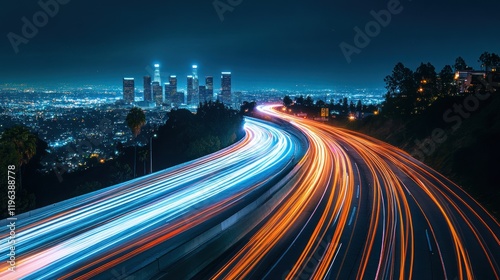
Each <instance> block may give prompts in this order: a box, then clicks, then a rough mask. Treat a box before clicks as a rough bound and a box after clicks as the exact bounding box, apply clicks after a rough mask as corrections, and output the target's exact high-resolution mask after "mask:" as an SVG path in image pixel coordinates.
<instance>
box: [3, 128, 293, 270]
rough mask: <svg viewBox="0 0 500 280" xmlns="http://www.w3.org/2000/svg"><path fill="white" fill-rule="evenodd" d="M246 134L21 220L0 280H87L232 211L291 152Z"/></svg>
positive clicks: (259, 134)
mask: <svg viewBox="0 0 500 280" xmlns="http://www.w3.org/2000/svg"><path fill="white" fill-rule="evenodd" d="M245 130H246V136H245V138H244V139H243V140H241V141H240V142H239V143H237V144H235V145H233V146H231V147H229V148H226V149H224V150H221V151H219V152H217V153H214V154H211V155H208V156H206V157H203V158H200V159H198V160H195V161H192V162H188V163H185V164H182V165H180V166H176V167H173V168H169V169H167V170H164V171H160V172H157V173H154V174H151V175H149V176H145V177H142V178H138V179H135V180H131V181H128V182H125V183H122V184H119V185H116V186H112V187H109V188H106V189H103V190H100V191H96V192H93V193H90V194H87V195H83V196H80V197H78V198H76V199H71V200H69V201H65V202H61V203H58V204H57V205H55V206H48V207H45V208H42V209H38V210H36V211H33V212H32V213H31V214H30V216H27V215H24V216H20V217H19V219H18V225H17V232H16V239H17V244H16V254H17V269H16V272H14V273H12V272H8V271H7V266H6V256H5V254H3V253H2V258H1V259H2V263H1V264H0V271H1V272H0V279H56V278H63V279H74V278H75V277H76V276H79V277H81V279H86V278H89V277H92V276H95V275H97V274H99V273H102V272H104V271H106V270H108V269H111V268H112V267H113V264H116V263H119V262H121V261H124V260H127V259H130V258H133V257H134V256H136V255H137V254H139V253H142V252H144V251H146V250H148V249H149V248H152V247H154V246H155V245H157V244H160V243H162V242H166V241H168V240H169V239H171V238H173V237H175V236H178V235H180V234H182V233H183V232H186V231H188V230H189V229H191V228H193V227H195V226H196V225H199V224H201V223H203V222H206V221H207V220H209V219H210V218H211V217H214V216H216V215H217V214H219V213H221V212H223V211H224V210H226V209H227V208H229V207H231V206H233V205H234V204H235V203H237V202H238V201H239V200H240V199H241V198H242V197H244V196H245V195H246V194H248V193H251V192H252V191H253V190H255V189H258V188H259V187H260V186H262V185H263V184H265V183H266V182H268V181H269V180H271V179H272V178H274V177H275V176H278V175H280V173H281V172H282V171H283V170H285V168H287V167H288V166H289V165H290V164H291V162H292V159H293V158H294V153H295V149H296V145H295V143H294V141H296V140H294V139H293V137H292V136H291V135H290V134H288V133H286V132H283V131H282V130H280V129H278V128H276V127H275V126H273V125H269V124H266V123H264V122H262V121H258V120H253V119H247V120H246V124H245ZM1 232H2V233H1V238H2V240H6V239H7V236H8V232H6V230H5V227H3V228H2V231H1ZM6 243H7V242H2V244H0V250H1V252H7V250H8V248H7V246H6Z"/></svg>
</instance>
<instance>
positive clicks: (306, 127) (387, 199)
mask: <svg viewBox="0 0 500 280" xmlns="http://www.w3.org/2000/svg"><path fill="white" fill-rule="evenodd" d="M274 107H276V106H266V107H260V108H259V109H260V110H261V111H262V112H263V113H264V114H267V115H269V116H273V117H276V118H280V119H282V120H286V121H288V122H290V123H291V124H292V125H294V126H295V127H296V128H298V129H299V130H300V131H302V132H303V133H304V134H305V135H306V136H307V139H308V141H309V144H310V148H309V150H308V151H307V152H306V154H305V156H304V157H303V159H302V160H301V161H300V162H299V166H302V167H304V168H305V170H307V172H304V173H300V174H297V175H296V176H294V177H293V178H292V179H291V182H292V183H293V184H294V187H293V191H292V192H291V193H290V194H289V195H288V196H287V198H286V199H284V200H283V201H282V202H281V203H280V205H278V206H277V207H276V209H275V210H273V211H272V213H270V214H269V217H268V218H267V219H266V220H265V221H264V222H263V223H262V224H261V225H260V226H259V227H258V228H256V229H255V230H254V231H253V232H252V233H251V234H249V235H248V236H247V237H246V238H245V239H244V242H240V244H239V245H237V246H234V247H233V248H231V250H229V251H228V252H227V253H226V255H225V256H224V257H221V258H219V259H218V260H217V261H215V262H213V263H212V264H211V265H210V266H208V268H207V269H205V271H203V272H202V273H200V274H198V275H197V277H196V278H203V279H204V278H207V276H206V275H211V277H210V278H211V279H500V267H499V262H500V239H499V236H500V225H499V223H498V222H497V221H496V220H495V219H494V218H493V217H491V216H490V215H489V214H488V213H487V212H486V211H485V210H484V209H483V208H482V207H481V206H480V205H479V204H478V203H477V202H476V201H474V200H473V199H472V198H471V197H470V196H469V195H468V194H466V193H465V192H464V191H463V190H462V189H461V188H460V187H459V186H457V185H455V184H454V183H453V182H451V181H450V180H448V179H447V178H445V177H444V176H442V175H441V174H439V173H438V172H436V171H434V170H432V169H431V168H429V167H428V166H426V165H424V164H422V163H421V162H418V161H417V160H415V159H413V158H412V157H410V156H409V155H408V154H407V153H405V152H404V151H402V150H400V149H397V148H395V147H393V146H391V145H388V144H386V143H384V142H381V141H378V140H376V139H373V138H370V137H367V136H365V135H363V134H360V133H356V132H352V131H348V130H344V129H339V128H335V127H332V126H329V125H325V124H322V123H318V122H314V121H311V120H307V119H303V118H298V117H294V116H290V115H287V114H284V113H282V112H280V111H277V110H274Z"/></svg>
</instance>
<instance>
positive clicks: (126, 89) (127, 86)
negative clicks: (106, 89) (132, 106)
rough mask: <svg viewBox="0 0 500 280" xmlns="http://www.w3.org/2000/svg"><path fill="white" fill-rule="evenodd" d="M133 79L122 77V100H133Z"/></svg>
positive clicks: (130, 101) (129, 101) (128, 101)
mask: <svg viewBox="0 0 500 280" xmlns="http://www.w3.org/2000/svg"><path fill="white" fill-rule="evenodd" d="M134 99H135V81H134V78H123V100H124V101H125V102H127V103H132V102H134Z"/></svg>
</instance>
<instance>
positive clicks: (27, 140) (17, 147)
mask: <svg viewBox="0 0 500 280" xmlns="http://www.w3.org/2000/svg"><path fill="white" fill-rule="evenodd" d="M0 139H1V142H2V143H3V144H6V145H12V148H13V149H14V152H15V153H16V155H17V158H18V161H17V162H13V163H14V164H16V165H17V167H18V168H19V188H20V189H22V177H23V175H22V167H23V166H24V165H25V164H27V163H28V162H29V161H30V160H31V158H32V157H33V156H34V155H35V154H36V147H37V146H36V145H37V137H36V136H35V135H34V134H33V133H31V132H30V131H29V129H28V128H26V127H24V126H20V125H16V126H13V127H11V128H8V129H6V130H5V131H4V132H3V133H2V136H1V138H0ZM11 164H12V163H11Z"/></svg>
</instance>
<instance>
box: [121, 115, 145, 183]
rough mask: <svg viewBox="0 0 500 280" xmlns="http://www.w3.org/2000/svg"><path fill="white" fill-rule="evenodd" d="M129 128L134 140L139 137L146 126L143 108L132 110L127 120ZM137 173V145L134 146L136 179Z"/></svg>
mask: <svg viewBox="0 0 500 280" xmlns="http://www.w3.org/2000/svg"><path fill="white" fill-rule="evenodd" d="M125 122H126V124H127V126H128V127H129V128H130V130H131V131H132V136H133V139H134V140H135V139H136V138H137V136H138V135H139V134H140V133H141V128H142V127H143V126H144V125H145V124H146V115H145V114H144V111H143V110H142V109H141V108H138V107H134V108H132V109H130V112H129V113H128V115H127V119H126V120H125ZM136 171H137V143H135V144H134V178H135V177H136V174H137V173H136Z"/></svg>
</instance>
